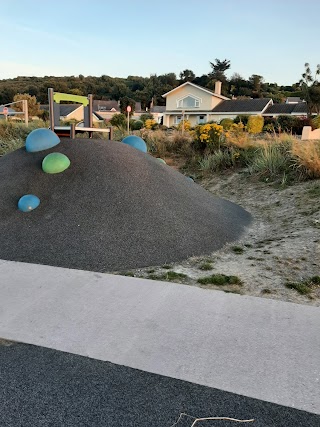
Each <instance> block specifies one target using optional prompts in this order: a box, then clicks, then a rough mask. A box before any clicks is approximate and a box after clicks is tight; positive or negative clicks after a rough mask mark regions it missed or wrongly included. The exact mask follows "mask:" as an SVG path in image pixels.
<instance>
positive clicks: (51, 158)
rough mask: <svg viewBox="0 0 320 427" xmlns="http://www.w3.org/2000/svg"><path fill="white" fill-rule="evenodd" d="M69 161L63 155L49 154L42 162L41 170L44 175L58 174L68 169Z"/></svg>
mask: <svg viewBox="0 0 320 427" xmlns="http://www.w3.org/2000/svg"><path fill="white" fill-rule="evenodd" d="M69 166H70V160H69V158H68V157H67V156H66V155H65V154H61V153H51V154H48V155H47V156H46V157H45V158H44V159H43V161H42V170H43V171H44V172H46V173H60V172H63V171H64V170H66V169H68V167H69Z"/></svg>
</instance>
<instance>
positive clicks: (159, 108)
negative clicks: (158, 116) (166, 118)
mask: <svg viewBox="0 0 320 427" xmlns="http://www.w3.org/2000/svg"><path fill="white" fill-rule="evenodd" d="M165 111H166V106H165V105H156V106H155V107H152V108H150V113H164V112H165Z"/></svg>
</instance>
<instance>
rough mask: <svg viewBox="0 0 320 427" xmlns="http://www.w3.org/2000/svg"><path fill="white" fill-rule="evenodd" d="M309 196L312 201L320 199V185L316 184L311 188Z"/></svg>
mask: <svg viewBox="0 0 320 427" xmlns="http://www.w3.org/2000/svg"><path fill="white" fill-rule="evenodd" d="M308 194H309V197H311V198H312V199H313V198H318V197H320V184H315V185H313V186H312V187H311V188H309V190H308Z"/></svg>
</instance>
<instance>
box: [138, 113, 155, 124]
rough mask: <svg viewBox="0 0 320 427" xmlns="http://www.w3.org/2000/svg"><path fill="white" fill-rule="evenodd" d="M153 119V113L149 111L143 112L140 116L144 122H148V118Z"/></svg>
mask: <svg viewBox="0 0 320 427" xmlns="http://www.w3.org/2000/svg"><path fill="white" fill-rule="evenodd" d="M153 119H154V117H153V115H152V114H149V113H145V114H141V116H140V120H141V121H142V122H143V124H144V123H145V122H146V120H153Z"/></svg>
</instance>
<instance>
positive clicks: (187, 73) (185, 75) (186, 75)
mask: <svg viewBox="0 0 320 427" xmlns="http://www.w3.org/2000/svg"><path fill="white" fill-rule="evenodd" d="M179 77H180V83H185V82H192V81H193V80H194V79H195V78H196V75H195V74H194V72H193V71H192V70H183V71H181V73H180V74H179Z"/></svg>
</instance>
